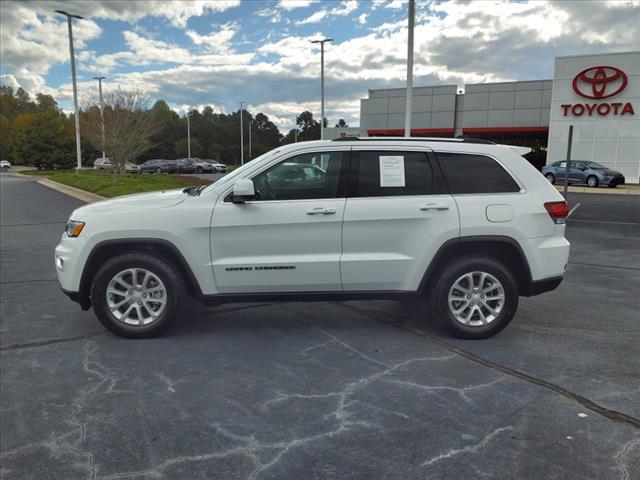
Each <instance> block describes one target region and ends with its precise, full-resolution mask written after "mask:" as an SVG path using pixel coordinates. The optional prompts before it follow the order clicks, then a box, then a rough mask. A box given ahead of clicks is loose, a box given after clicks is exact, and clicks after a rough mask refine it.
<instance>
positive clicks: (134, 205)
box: [71, 188, 189, 220]
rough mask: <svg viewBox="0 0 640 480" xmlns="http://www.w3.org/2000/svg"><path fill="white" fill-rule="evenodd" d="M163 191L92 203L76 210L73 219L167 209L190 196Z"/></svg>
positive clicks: (178, 190) (179, 190)
mask: <svg viewBox="0 0 640 480" xmlns="http://www.w3.org/2000/svg"><path fill="white" fill-rule="evenodd" d="M182 190H183V189H182V188H180V189H176V190H163V191H160V192H148V193H134V194H132V195H123V196H121V197H116V198H112V199H109V200H102V201H100V202H96V203H90V204H89V205H85V206H84V207H80V208H78V209H76V210H75V211H74V212H73V214H72V215H71V217H72V218H73V219H74V220H81V219H82V217H84V216H87V215H91V214H92V213H97V212H100V213H101V212H105V213H108V212H122V213H126V212H131V211H140V210H153V209H158V208H167V207H173V206H174V205H178V204H179V203H182V202H184V201H185V200H186V199H187V198H188V197H189V195H187V194H186V193H184V192H183V191H182Z"/></svg>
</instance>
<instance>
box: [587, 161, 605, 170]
mask: <svg viewBox="0 0 640 480" xmlns="http://www.w3.org/2000/svg"><path fill="white" fill-rule="evenodd" d="M584 164H585V165H586V166H587V167H589V168H593V169H594V170H605V169H606V168H607V167H605V166H604V165H600V164H599V163H596V162H584Z"/></svg>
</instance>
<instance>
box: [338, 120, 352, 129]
mask: <svg viewBox="0 0 640 480" xmlns="http://www.w3.org/2000/svg"><path fill="white" fill-rule="evenodd" d="M348 126H349V125H348V124H347V122H345V121H344V118H341V119H340V120H338V123H336V128H345V127H348Z"/></svg>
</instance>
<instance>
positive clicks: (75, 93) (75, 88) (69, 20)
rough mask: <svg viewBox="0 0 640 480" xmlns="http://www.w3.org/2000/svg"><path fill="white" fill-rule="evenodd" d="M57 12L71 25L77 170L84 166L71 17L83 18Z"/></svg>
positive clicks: (70, 38) (70, 49)
mask: <svg viewBox="0 0 640 480" xmlns="http://www.w3.org/2000/svg"><path fill="white" fill-rule="evenodd" d="M55 12H56V13H59V14H60V15H64V16H66V17H67V26H68V27H69V56H70V57H71V80H72V82H73V108H74V109H75V117H76V155H77V157H78V166H77V170H80V169H81V168H82V151H81V149H80V111H79V110H78V87H77V86H76V61H75V58H74V55H73V31H72V28H71V19H72V18H77V19H78V20H82V19H83V17H81V16H80V15H73V14H71V13H67V12H65V11H64V10H56V11H55Z"/></svg>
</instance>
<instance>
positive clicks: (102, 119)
mask: <svg viewBox="0 0 640 480" xmlns="http://www.w3.org/2000/svg"><path fill="white" fill-rule="evenodd" d="M105 78H107V77H93V79H94V80H98V91H99V92H100V123H101V125H100V128H101V130H102V161H103V162H104V159H105V154H104V113H103V108H104V106H103V102H102V80H104V79H105Z"/></svg>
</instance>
